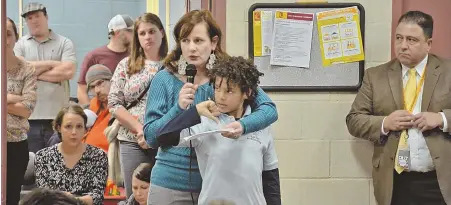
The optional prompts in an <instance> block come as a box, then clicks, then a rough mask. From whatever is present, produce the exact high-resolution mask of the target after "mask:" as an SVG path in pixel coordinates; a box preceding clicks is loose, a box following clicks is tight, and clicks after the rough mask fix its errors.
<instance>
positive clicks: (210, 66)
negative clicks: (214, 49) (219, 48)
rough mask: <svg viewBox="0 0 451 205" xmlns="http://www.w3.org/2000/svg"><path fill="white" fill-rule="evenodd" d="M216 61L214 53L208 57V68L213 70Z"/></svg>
mask: <svg viewBox="0 0 451 205" xmlns="http://www.w3.org/2000/svg"><path fill="white" fill-rule="evenodd" d="M215 62H216V56H215V54H214V53H212V54H210V58H209V59H208V63H207V70H211V69H213V65H214V64H215Z"/></svg>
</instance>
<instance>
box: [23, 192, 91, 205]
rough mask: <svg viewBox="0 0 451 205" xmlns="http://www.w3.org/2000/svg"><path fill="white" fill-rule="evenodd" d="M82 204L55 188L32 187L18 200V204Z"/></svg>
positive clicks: (82, 204) (82, 203)
mask: <svg viewBox="0 0 451 205" xmlns="http://www.w3.org/2000/svg"><path fill="white" fill-rule="evenodd" d="M50 204H51V205H84V204H85V203H84V202H82V201H80V200H78V199H76V198H74V197H72V196H70V195H68V194H66V193H64V192H62V191H57V190H51V189H46V188H37V189H34V190H33V191H32V192H30V193H29V194H27V195H25V196H24V198H23V199H22V200H21V201H20V202H19V205H50Z"/></svg>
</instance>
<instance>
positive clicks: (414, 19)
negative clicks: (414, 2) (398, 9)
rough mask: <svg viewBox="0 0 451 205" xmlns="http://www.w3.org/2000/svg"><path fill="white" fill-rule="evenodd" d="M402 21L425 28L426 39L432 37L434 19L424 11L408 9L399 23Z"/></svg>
mask: <svg viewBox="0 0 451 205" xmlns="http://www.w3.org/2000/svg"><path fill="white" fill-rule="evenodd" d="M401 22H404V23H414V24H417V25H418V26H420V27H421V28H422V29H423V33H424V36H425V37H426V39H429V38H432V31H433V30H434V19H432V16H431V15H429V14H427V13H424V12H422V11H408V12H407V13H405V14H403V15H402V16H401V17H400V18H399V20H398V24H400V23H401Z"/></svg>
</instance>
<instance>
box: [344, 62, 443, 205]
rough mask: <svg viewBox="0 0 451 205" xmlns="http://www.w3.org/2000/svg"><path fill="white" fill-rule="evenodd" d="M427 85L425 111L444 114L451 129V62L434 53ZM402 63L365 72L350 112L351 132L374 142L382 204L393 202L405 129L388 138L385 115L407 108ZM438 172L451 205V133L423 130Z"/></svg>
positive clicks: (375, 181) (376, 193)
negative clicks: (396, 160)
mask: <svg viewBox="0 0 451 205" xmlns="http://www.w3.org/2000/svg"><path fill="white" fill-rule="evenodd" d="M425 72H426V73H425V80H424V85H423V100H422V102H421V111H422V112H426V111H427V112H443V113H444V114H445V117H446V120H447V123H448V128H449V129H450V130H451V61H449V60H445V59H442V58H439V57H437V56H435V55H433V54H429V57H428V62H427V65H426V71H425ZM401 75H402V67H401V63H400V62H399V61H398V60H392V61H390V62H388V63H385V64H383V65H380V66H377V67H373V68H369V69H367V70H366V71H365V75H364V78H363V83H362V87H361V88H360V89H359V92H358V93H357V96H356V98H355V100H354V103H353V104H352V107H351V110H350V112H349V114H348V115H347V116H346V124H347V126H348V130H349V133H350V134H351V135H353V136H354V137H358V138H363V139H367V140H370V141H371V142H373V143H374V153H373V159H372V160H373V161H372V162H373V163H372V164H373V174H372V175H373V185H374V196H375V198H376V201H377V202H378V204H379V205H390V203H391V199H392V191H393V173H394V165H395V162H394V158H395V155H396V151H397V148H398V143H399V136H400V133H401V132H390V133H389V135H388V136H382V134H381V127H382V121H383V119H384V117H385V116H388V115H390V113H392V112H393V111H395V110H402V109H404V106H403V105H404V103H403V102H404V100H403V93H402V92H403V83H402V76H401ZM423 135H424V137H425V139H426V144H427V146H428V148H429V150H430V153H431V157H432V160H433V163H434V165H435V168H436V171H437V178H438V182H439V185H440V190H441V192H442V195H443V197H444V199H445V201H446V203H447V204H451V137H450V135H449V133H448V132H443V131H442V130H440V129H439V128H436V129H433V130H429V131H426V132H424V133H423Z"/></svg>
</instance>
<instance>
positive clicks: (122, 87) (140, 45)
mask: <svg viewBox="0 0 451 205" xmlns="http://www.w3.org/2000/svg"><path fill="white" fill-rule="evenodd" d="M167 52H168V42H167V37H166V35H165V32H164V27H163V24H162V23H161V20H160V19H159V18H158V16H156V15H155V14H152V13H146V14H144V15H142V16H140V17H138V19H137V20H136V21H135V25H134V31H133V41H132V45H131V51H130V56H129V57H127V58H125V59H123V60H122V61H121V62H119V64H118V65H117V68H116V70H115V72H114V74H113V78H112V79H111V88H110V93H109V95H108V107H109V108H110V113H111V114H112V116H114V117H115V118H116V120H118V121H119V122H120V124H121V128H120V129H119V132H118V136H117V138H118V140H119V150H120V164H121V169H122V173H123V176H124V185H125V190H126V195H127V197H129V196H130V195H131V193H132V189H131V181H132V173H133V171H134V170H135V168H136V167H138V165H139V164H141V163H145V162H147V163H149V162H151V163H153V161H154V158H155V155H156V152H157V150H154V149H150V148H149V147H148V146H147V143H146V141H145V139H144V134H143V122H144V119H143V118H144V109H145V107H146V100H147V88H148V86H149V85H150V81H151V80H152V78H153V76H154V75H155V74H156V73H157V72H158V70H159V69H160V67H161V66H162V63H161V62H160V60H161V59H163V58H164V57H165V56H166V54H167ZM142 92H146V95H144V97H143V98H141V99H140V100H139V102H138V103H137V104H136V106H134V107H132V108H130V109H128V110H126V109H125V108H126V107H127V105H129V104H130V103H131V102H133V101H134V100H136V99H138V98H139V96H140V95H141V93H142Z"/></svg>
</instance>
